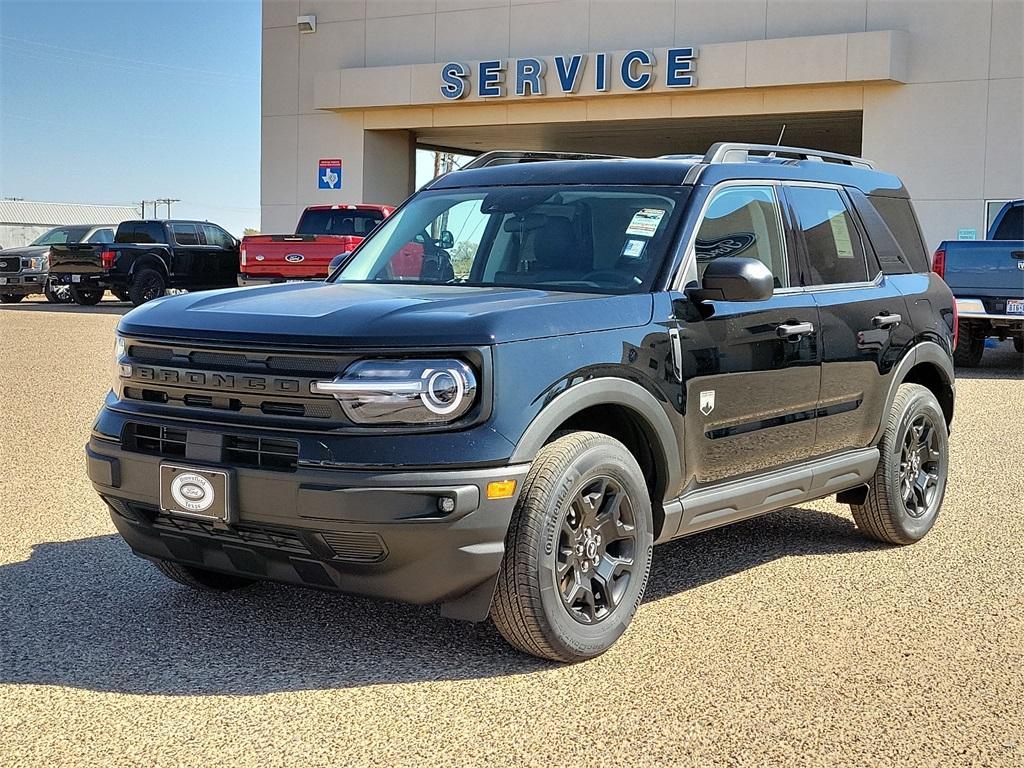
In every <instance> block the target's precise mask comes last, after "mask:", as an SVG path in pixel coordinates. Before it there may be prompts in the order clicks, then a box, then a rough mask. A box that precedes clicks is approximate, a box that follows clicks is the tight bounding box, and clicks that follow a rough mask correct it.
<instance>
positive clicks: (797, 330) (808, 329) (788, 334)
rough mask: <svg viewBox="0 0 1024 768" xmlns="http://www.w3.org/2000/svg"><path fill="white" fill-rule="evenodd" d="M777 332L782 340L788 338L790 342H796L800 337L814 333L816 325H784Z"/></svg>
mask: <svg viewBox="0 0 1024 768" xmlns="http://www.w3.org/2000/svg"><path fill="white" fill-rule="evenodd" d="M775 332H776V333H777V334H779V336H781V337H782V338H784V339H785V338H788V339H789V340H790V341H796V338H794V337H799V336H806V335H807V334H809V333H814V323H783V324H782V325H780V326H779V327H778V328H776V329H775Z"/></svg>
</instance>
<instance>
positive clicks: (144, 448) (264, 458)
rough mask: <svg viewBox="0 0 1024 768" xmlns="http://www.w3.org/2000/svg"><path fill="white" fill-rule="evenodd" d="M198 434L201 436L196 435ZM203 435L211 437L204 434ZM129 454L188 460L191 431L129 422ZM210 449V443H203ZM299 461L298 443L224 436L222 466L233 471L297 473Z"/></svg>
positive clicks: (126, 438) (126, 441) (126, 444)
mask: <svg viewBox="0 0 1024 768" xmlns="http://www.w3.org/2000/svg"><path fill="white" fill-rule="evenodd" d="M196 434H197V435H198V434H200V433H199V432H196ZM204 434H208V433H205V431H204ZM121 443H122V446H123V447H124V449H125V450H126V451H132V452H134V453H145V454H149V455H150V456H163V457H167V458H183V457H185V458H187V455H188V430H185V429H181V428H178V427H168V426H163V425H157V424H141V423H137V422H129V423H128V424H126V425H125V427H124V432H123V433H122V436H121ZM203 444H204V446H208V445H209V441H208V440H204V441H203ZM298 460H299V443H298V441H297V440H291V439H287V438H270V437H246V436H244V435H223V447H222V449H221V456H220V459H219V461H220V463H223V464H228V465H230V466H233V467H247V468H251V469H264V470H269V471H273V472H294V471H295V468H296V466H297V465H298Z"/></svg>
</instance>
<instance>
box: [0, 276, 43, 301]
mask: <svg viewBox="0 0 1024 768" xmlns="http://www.w3.org/2000/svg"><path fill="white" fill-rule="evenodd" d="M45 287H46V273H40V272H36V273H31V272H30V273H24V272H22V273H20V274H16V275H11V274H5V275H0V293H8V294H13V295H15V296H30V295H32V294H34V293H42V292H43V289H44V288H45Z"/></svg>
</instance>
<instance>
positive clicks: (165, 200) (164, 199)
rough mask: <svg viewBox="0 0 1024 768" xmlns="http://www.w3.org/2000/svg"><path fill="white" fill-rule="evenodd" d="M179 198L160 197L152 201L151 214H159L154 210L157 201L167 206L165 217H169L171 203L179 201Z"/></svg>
mask: <svg viewBox="0 0 1024 768" xmlns="http://www.w3.org/2000/svg"><path fill="white" fill-rule="evenodd" d="M180 202H181V200H180V198H177V197H161V198H160V199H159V200H154V201H153V215H154V216H157V215H159V214H158V213H157V210H156V206H157V203H163V204H164V205H166V206H167V218H168V219H169V218H171V203H180Z"/></svg>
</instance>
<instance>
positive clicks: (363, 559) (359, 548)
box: [320, 531, 388, 563]
mask: <svg viewBox="0 0 1024 768" xmlns="http://www.w3.org/2000/svg"><path fill="white" fill-rule="evenodd" d="M320 535H321V536H322V537H323V539H324V541H326V542H327V546H329V547H330V548H331V550H332V551H333V552H334V556H335V557H336V558H338V559H339V560H349V561H351V562H354V563H376V562H379V561H381V560H383V559H384V558H385V557H387V554H388V550H387V547H385V546H384V540H383V539H382V538H381V537H380V536H378V535H377V534H376V533H363V532H355V531H324V532H323V533H321V534H320Z"/></svg>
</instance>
